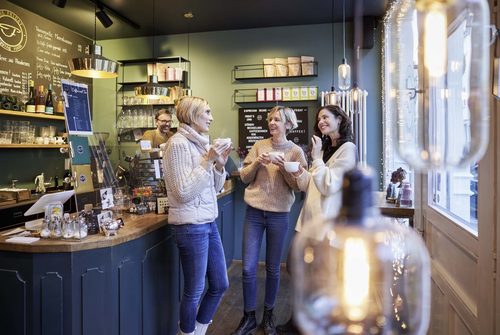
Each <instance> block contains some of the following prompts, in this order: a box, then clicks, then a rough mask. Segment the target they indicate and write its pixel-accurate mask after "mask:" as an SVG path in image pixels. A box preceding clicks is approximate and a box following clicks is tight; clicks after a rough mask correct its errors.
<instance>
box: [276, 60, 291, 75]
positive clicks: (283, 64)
mask: <svg viewBox="0 0 500 335" xmlns="http://www.w3.org/2000/svg"><path fill="white" fill-rule="evenodd" d="M274 67H275V68H276V77H286V76H288V59H287V58H275V59H274Z"/></svg>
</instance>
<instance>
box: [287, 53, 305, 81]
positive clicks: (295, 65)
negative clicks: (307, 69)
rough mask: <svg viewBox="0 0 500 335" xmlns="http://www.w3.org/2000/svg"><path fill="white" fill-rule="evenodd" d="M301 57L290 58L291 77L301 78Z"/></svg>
mask: <svg viewBox="0 0 500 335" xmlns="http://www.w3.org/2000/svg"><path fill="white" fill-rule="evenodd" d="M301 73H302V71H301V68H300V57H288V75H289V76H290V77H293V76H300V74H301Z"/></svg>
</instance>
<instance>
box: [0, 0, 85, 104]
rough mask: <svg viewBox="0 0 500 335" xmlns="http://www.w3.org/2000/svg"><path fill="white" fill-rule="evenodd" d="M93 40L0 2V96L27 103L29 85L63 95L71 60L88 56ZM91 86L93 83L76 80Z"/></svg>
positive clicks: (19, 8) (78, 78)
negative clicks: (42, 87) (63, 81)
mask: <svg viewBox="0 0 500 335" xmlns="http://www.w3.org/2000/svg"><path fill="white" fill-rule="evenodd" d="M89 44H92V40H90V39H88V38H85V37H83V36H81V35H78V34H77V33H75V32H72V31H71V30H69V29H66V28H64V27H62V26H60V25H58V24H56V23H54V22H52V21H49V20H47V19H44V18H42V17H41V16H39V15H37V14H34V13H32V12H29V11H27V10H25V9H23V8H21V7H19V6H16V5H14V4H11V3H9V2H7V1H4V0H0V79H1V80H0V94H1V95H6V96H14V97H17V99H19V100H20V101H22V102H24V101H25V100H26V98H27V96H28V82H29V80H30V79H31V80H33V81H34V82H35V87H37V86H38V85H43V86H44V88H45V89H47V86H48V84H52V87H53V92H54V95H56V96H59V95H60V94H61V79H67V78H69V77H70V75H71V74H70V71H69V67H68V59H71V58H75V57H80V56H83V55H84V54H85V46H86V45H89ZM74 80H78V81H81V82H84V83H87V84H92V81H91V80H89V79H85V78H80V77H75V78H74Z"/></svg>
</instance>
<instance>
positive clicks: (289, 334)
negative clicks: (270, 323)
mask: <svg viewBox="0 0 500 335" xmlns="http://www.w3.org/2000/svg"><path fill="white" fill-rule="evenodd" d="M276 331H277V333H278V334H279V335H300V332H299V330H298V328H297V326H295V322H293V318H290V319H289V320H288V321H287V322H286V323H285V324H284V325H279V326H277V327H276Z"/></svg>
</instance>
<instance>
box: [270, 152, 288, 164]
mask: <svg viewBox="0 0 500 335" xmlns="http://www.w3.org/2000/svg"><path fill="white" fill-rule="evenodd" d="M267 154H268V155H269V159H270V160H271V161H272V162H274V161H275V160H276V159H277V158H278V157H282V158H285V153H284V152H281V151H270V152H268V153H267Z"/></svg>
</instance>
